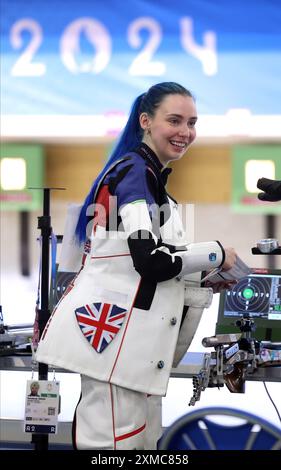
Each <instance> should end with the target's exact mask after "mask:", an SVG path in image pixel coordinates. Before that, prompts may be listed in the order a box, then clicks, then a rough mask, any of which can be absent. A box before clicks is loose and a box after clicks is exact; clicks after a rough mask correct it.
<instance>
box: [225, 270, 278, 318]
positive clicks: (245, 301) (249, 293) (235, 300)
mask: <svg viewBox="0 0 281 470" xmlns="http://www.w3.org/2000/svg"><path fill="white" fill-rule="evenodd" d="M270 290H271V279H270V278H268V279H266V278H263V279H260V278H258V277H245V278H243V279H241V280H240V281H239V282H238V283H237V284H236V285H235V286H234V287H233V288H232V289H231V290H228V291H227V292H226V308H225V310H227V311H229V312H230V311H231V312H237V313H241V315H243V314H247V313H248V314H249V315H252V316H255V314H257V315H258V316H262V315H263V314H264V315H265V316H266V315H267V313H268V309H269V302H270Z"/></svg>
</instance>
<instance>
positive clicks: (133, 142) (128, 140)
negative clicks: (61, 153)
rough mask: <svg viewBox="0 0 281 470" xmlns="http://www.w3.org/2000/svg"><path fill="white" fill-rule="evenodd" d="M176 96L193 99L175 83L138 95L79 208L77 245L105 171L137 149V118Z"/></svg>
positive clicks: (82, 238)
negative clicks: (116, 139)
mask: <svg viewBox="0 0 281 470" xmlns="http://www.w3.org/2000/svg"><path fill="white" fill-rule="evenodd" d="M171 94H174V95H175V94H177V95H185V96H190V97H191V98H193V96H192V94H191V93H190V91H189V90H187V89H186V88H184V87H183V86H182V85H179V84H178V83H175V82H163V83H157V84H156V85H153V86H152V87H151V88H149V90H148V91H147V93H143V94H141V95H139V96H138V97H137V98H136V99H135V101H134V103H133V105H132V108H131V111H130V115H129V118H128V121H127V124H126V126H125V128H124V130H123V132H122V134H121V136H120V138H119V140H118V142H117V144H116V146H115V148H114V150H113V152H112V154H111V156H110V158H109V160H108V161H107V163H106V164H105V166H104V168H103V169H102V171H101V172H100V173H99V175H98V176H97V178H96V179H95V181H94V183H93V185H92V187H91V189H90V192H89V194H88V196H87V197H86V199H85V201H84V204H83V206H82V208H81V211H80V215H79V219H78V223H77V226H76V230H75V235H76V240H77V242H78V243H79V244H81V243H83V242H84V241H85V239H86V228H87V224H88V222H89V221H90V220H91V218H92V216H93V214H91V215H87V210H88V207H89V206H90V205H91V204H93V203H94V196H95V193H96V190H97V188H98V185H99V182H100V181H101V179H102V178H103V176H104V175H105V173H106V172H107V170H108V169H109V168H110V167H111V166H112V165H113V164H114V163H115V162H116V161H117V160H118V159H119V158H121V157H123V156H125V155H126V153H128V152H130V151H132V150H134V149H135V148H136V147H138V146H139V145H140V143H141V141H142V138H143V129H142V128H141V126H140V122H139V117H140V115H141V114H142V113H147V114H148V115H149V116H150V117H153V116H154V114H155V111H156V109H157V108H158V107H159V105H160V104H161V102H162V101H163V99H164V98H165V97H166V96H167V95H171Z"/></svg>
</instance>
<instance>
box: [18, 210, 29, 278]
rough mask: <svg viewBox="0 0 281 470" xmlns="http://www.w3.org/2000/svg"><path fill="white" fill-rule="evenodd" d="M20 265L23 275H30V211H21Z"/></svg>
mask: <svg viewBox="0 0 281 470" xmlns="http://www.w3.org/2000/svg"><path fill="white" fill-rule="evenodd" d="M20 267H21V273H22V275H23V276H30V256H29V212H27V211H20Z"/></svg>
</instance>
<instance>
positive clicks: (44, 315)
mask: <svg viewBox="0 0 281 470" xmlns="http://www.w3.org/2000/svg"><path fill="white" fill-rule="evenodd" d="M30 189H40V190H42V189H43V191H44V192H43V215H42V216H40V217H38V227H37V228H39V229H40V230H41V239H42V245H41V250H42V251H41V260H42V265H41V286H40V288H41V291H40V294H41V296H40V300H41V303H40V309H39V315H38V323H39V338H41V335H42V333H43V331H44V328H45V326H46V324H47V322H48V320H49V318H50V309H49V290H50V280H49V266H50V236H51V231H52V227H51V217H50V191H51V190H52V189H56V190H57V189H59V190H62V189H64V188H30ZM38 379H39V380H48V365H47V364H43V363H40V362H39V363H38ZM48 438H49V436H48V434H32V440H31V442H32V443H33V444H34V450H38V451H41V450H48V440H49V439H48Z"/></svg>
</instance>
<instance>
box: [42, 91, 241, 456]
mask: <svg viewBox="0 0 281 470" xmlns="http://www.w3.org/2000/svg"><path fill="white" fill-rule="evenodd" d="M196 120H197V112H196V106H195V102H194V99H193V97H192V95H191V93H190V92H189V91H188V90H186V89H185V88H184V87H182V86H181V85H179V84H177V83H174V82H164V83H158V84H156V85H154V86H152V87H151V88H150V89H149V90H148V91H147V93H143V94H142V95H140V96H139V97H138V98H137V99H136V100H135V102H134V104H133V107H132V110H131V114H130V116H129V120H128V122H127V124H126V127H125V129H124V131H123V133H122V135H121V137H120V140H119V142H118V144H117V146H116V148H115V150H114V151H113V154H112V155H111V157H110V159H109V161H108V162H107V164H106V165H105V167H104V169H103V170H102V172H101V173H100V174H99V176H98V177H97V179H96V180H95V182H94V184H93V186H92V188H91V190H90V192H89V194H88V196H87V198H86V199H85V202H84V205H83V207H82V209H81V212H80V215H79V219H78V223H77V225H76V238H77V244H78V245H79V244H80V245H81V244H83V246H84V251H85V253H84V255H83V259H81V269H80V271H79V274H78V275H77V277H76V278H75V280H74V281H73V283H72V284H71V286H70V288H69V289H67V291H66V293H65V295H64V297H63V299H62V300H61V301H60V303H59V304H58V306H57V308H56V309H55V311H54V312H53V314H52V316H51V319H50V321H49V323H48V324H47V326H46V328H45V330H44V332H43V334H42V337H41V341H40V343H39V346H38V350H37V360H38V361H39V362H43V363H49V364H53V365H56V366H61V367H63V368H65V369H70V370H73V371H76V372H79V373H80V374H81V399H80V401H79V403H78V405H77V408H76V413H75V419H74V426H73V438H74V446H75V447H76V448H78V449H118V450H130V449H155V448H156V442H157V440H158V438H159V437H160V433H161V408H160V406H159V405H160V403H159V402H160V398H159V397H161V396H164V395H165V394H166V391H167V385H168V380H169V375H170V371H171V368H172V364H173V363H174V365H177V364H178V362H179V361H180V359H181V358H182V356H183V355H184V354H185V352H186V350H187V348H188V346H189V344H190V341H191V340H190V338H192V335H193V334H194V332H195V329H196V327H197V324H198V321H199V320H198V319H200V315H201V313H202V311H203V308H204V307H205V306H207V305H209V304H210V302H211V298H212V289H211V288H206V287H202V285H201V283H200V280H201V273H200V272H201V271H205V270H212V269H213V268H217V267H219V268H221V269H223V270H228V269H230V268H231V267H232V266H233V264H234V262H235V258H236V255H235V252H234V250H233V249H232V248H228V249H224V248H223V247H222V246H221V244H220V243H219V242H217V241H210V242H203V243H188V241H187V237H186V235H185V232H184V229H183V226H182V222H181V220H180V217H179V213H178V210H177V203H176V202H175V201H174V200H173V199H172V198H171V197H170V196H169V195H168V193H167V191H166V188H165V185H166V182H167V178H168V175H169V173H170V171H171V170H170V169H169V168H167V164H168V163H169V162H171V161H175V160H178V159H180V158H181V157H182V156H183V155H184V154H185V152H186V150H187V148H188V147H189V146H190V145H191V144H192V142H193V141H194V139H195V136H196V133H195V123H196ZM93 204H94V206H93ZM92 206H93V207H92ZM91 209H93V211H92V217H89V212H90V210H91ZM74 226H75V224H74ZM68 235H69V236H68V237H64V240H66V239H67V238H68V239H73V237H74V236H75V234H74V233H70V234H68ZM72 249H73V245H72ZM70 253H71V251H70ZM73 255H74V254H73ZM81 257H82V255H81ZM188 276H195V277H196V279H197V281H196V282H195V284H194V283H193V284H192V286H191V287H190V289H189V290H187V291H185V280H186V279H185V278H186V277H188ZM190 282H194V281H193V280H192V281H190ZM187 309H188V315H186V312H187Z"/></svg>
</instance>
